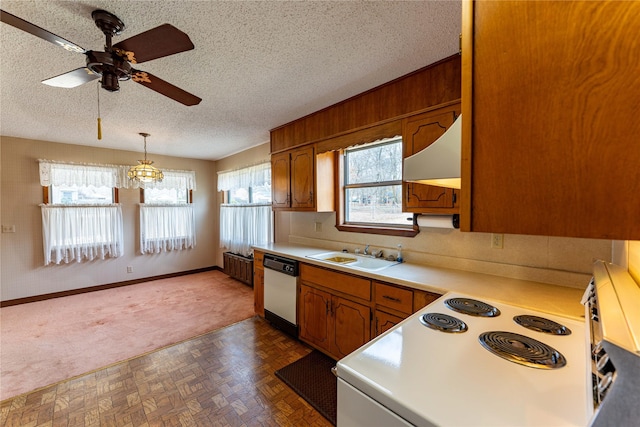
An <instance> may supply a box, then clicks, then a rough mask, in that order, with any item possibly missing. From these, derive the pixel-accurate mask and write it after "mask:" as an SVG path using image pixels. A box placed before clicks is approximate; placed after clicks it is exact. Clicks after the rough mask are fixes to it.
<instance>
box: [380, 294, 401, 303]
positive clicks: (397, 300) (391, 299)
mask: <svg viewBox="0 0 640 427" xmlns="http://www.w3.org/2000/svg"><path fill="white" fill-rule="evenodd" d="M382 298H384V299H388V300H389V301H393V302H402V300H400V298H394V297H390V296H389V295H382Z"/></svg>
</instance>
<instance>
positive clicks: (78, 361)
mask: <svg viewBox="0 0 640 427" xmlns="http://www.w3.org/2000/svg"><path fill="white" fill-rule="evenodd" d="M253 314H254V310H253V289H251V288H250V287H248V286H247V285H245V284H243V283H241V282H238V281H236V280H233V279H231V278H229V277H228V276H227V275H226V274H224V273H222V272H220V271H215V270H214V271H208V272H204V273H197V274H191V275H187V276H180V277H176V278H171V279H162V280H157V281H152V282H145V283H140V284H137V285H131V286H124V287H120V288H115V289H110V290H105V291H97V292H91V293H86V294H81V295H74V296H69V297H63V298H56V299H51V300H47V301H39V302H33V303H29V304H21V305H17V306H11V307H5V308H2V309H1V310H0V400H5V399H8V398H11V397H14V396H17V395H19V394H22V393H26V392H29V391H32V390H35V389H37V388H40V387H44V386H46V385H49V384H53V383H56V382H58V381H61V380H64V379H67V378H71V377H74V376H77V375H80V374H84V373H87V372H90V371H93V370H95V369H98V368H100V367H104V366H108V365H111V364H113V363H116V362H119V361H122V360H126V359H129V358H131V357H134V356H138V355H141V354H143V353H146V352H149V351H152V350H155V349H158V348H162V347H165V346H167V345H171V344H175V343H177V342H180V341H183V340H185V339H188V338H192V337H194V336H197V335H200V334H203V333H205V332H209V331H212V330H215V329H218V328H221V327H223V326H227V325H230V324H232V323H235V322H238V321H241V320H244V319H247V318H249V317H251V316H253Z"/></svg>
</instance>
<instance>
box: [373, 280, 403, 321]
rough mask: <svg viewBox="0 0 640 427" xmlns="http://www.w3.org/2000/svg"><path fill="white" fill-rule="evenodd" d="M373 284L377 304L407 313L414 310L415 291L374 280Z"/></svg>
mask: <svg viewBox="0 0 640 427" xmlns="http://www.w3.org/2000/svg"><path fill="white" fill-rule="evenodd" d="M373 286H374V295H375V302H376V304H378V305H381V306H384V307H388V308H392V309H394V310H398V311H400V312H402V313H406V314H411V313H412V312H413V291H410V290H408V289H403V288H399V287H396V286H392V285H385V284H384V283H379V282H374V283H373Z"/></svg>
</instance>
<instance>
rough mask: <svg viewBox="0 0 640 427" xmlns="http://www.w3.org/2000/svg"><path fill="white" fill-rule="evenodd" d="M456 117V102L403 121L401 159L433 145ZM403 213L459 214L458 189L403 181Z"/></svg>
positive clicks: (458, 110)
mask: <svg viewBox="0 0 640 427" xmlns="http://www.w3.org/2000/svg"><path fill="white" fill-rule="evenodd" d="M458 115H460V103H459V102H457V103H454V104H452V105H448V106H445V107H442V108H438V109H436V110H432V111H429V112H427V113H423V114H418V115H416V116H411V117H408V118H405V119H403V121H402V145H403V157H404V158H406V157H409V156H411V155H413V154H415V153H417V152H419V151H421V150H422V149H424V148H426V147H428V146H429V145H431V144H432V143H433V142H435V141H436V140H437V139H438V138H439V137H440V136H441V135H442V134H443V133H444V132H445V131H446V130H447V129H448V128H449V126H451V125H452V124H453V122H454V121H455V119H456V117H458ZM402 187H403V188H402V190H403V194H404V197H403V198H402V210H403V212H414V213H434V212H437V213H445V214H452V213H459V212H460V206H459V199H460V195H459V192H460V190H457V189H453V188H445V187H436V186H432V185H424V184H416V183H412V182H403V184H402Z"/></svg>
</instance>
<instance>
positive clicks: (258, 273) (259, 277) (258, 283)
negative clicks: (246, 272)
mask: <svg viewBox="0 0 640 427" xmlns="http://www.w3.org/2000/svg"><path fill="white" fill-rule="evenodd" d="M253 307H254V309H255V312H256V314H257V315H259V316H261V317H264V270H263V269H262V268H254V270H253Z"/></svg>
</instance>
